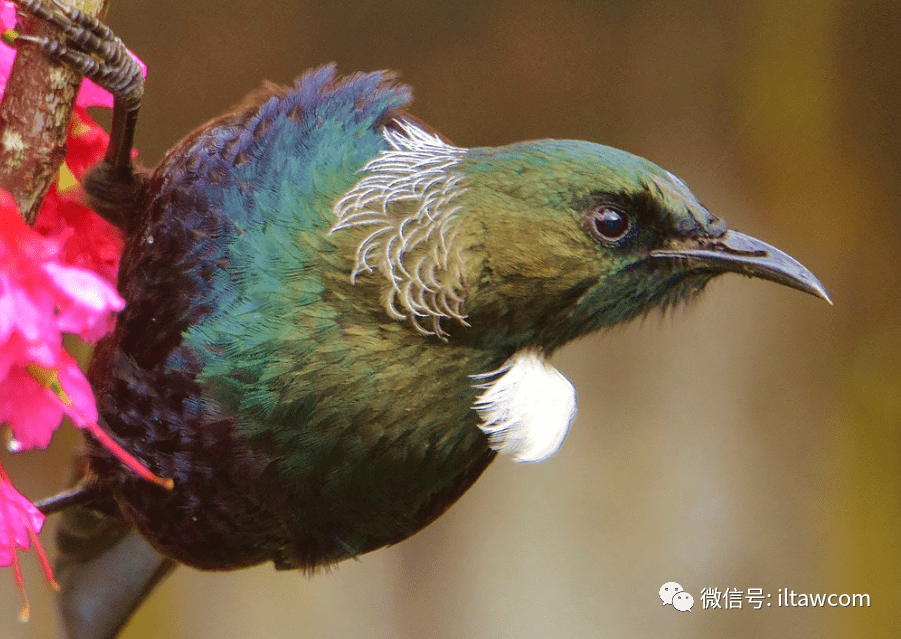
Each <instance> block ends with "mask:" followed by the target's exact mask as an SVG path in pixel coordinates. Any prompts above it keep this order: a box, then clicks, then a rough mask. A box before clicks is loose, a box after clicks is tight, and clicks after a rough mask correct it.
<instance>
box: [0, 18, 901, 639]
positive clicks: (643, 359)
mask: <svg viewBox="0 0 901 639" xmlns="http://www.w3.org/2000/svg"><path fill="white" fill-rule="evenodd" d="M108 22H109V23H110V24H111V25H112V27H113V28H114V29H115V31H116V32H117V34H118V35H119V36H121V37H122V38H123V40H125V42H126V43H127V44H128V45H129V47H131V48H132V49H133V50H134V51H135V52H136V53H137V54H138V55H139V56H140V57H141V58H143V59H144V60H145V61H146V62H147V64H148V66H149V68H150V75H149V78H148V81H147V90H146V99H145V101H144V105H143V108H142V118H141V122H140V128H139V131H138V138H137V145H138V148H139V149H140V157H141V158H142V160H143V161H144V162H145V163H147V164H151V165H152V164H155V163H156V162H157V161H158V160H159V159H160V158H161V156H162V154H163V153H164V151H165V150H166V149H167V148H168V147H169V146H171V145H172V144H173V143H174V142H175V141H176V140H177V139H178V138H179V137H181V136H182V135H184V134H186V133H187V132H188V131H190V130H191V129H193V128H194V127H196V126H197V125H199V124H200V123H202V122H203V121H205V120H207V119H209V118H211V117H213V116H215V115H217V114H219V113H220V112H222V111H223V110H225V109H227V108H228V107H230V106H232V105H233V104H235V103H237V102H238V101H240V99H241V97H242V96H243V95H244V94H245V93H246V92H248V91H250V90H252V89H254V88H256V87H257V86H258V85H259V84H260V81H261V80H263V79H270V80H274V81H277V82H281V83H288V82H291V81H292V80H293V79H294V78H295V77H296V76H297V75H299V74H300V73H301V72H302V71H303V70H305V69H307V68H308V67H310V66H313V65H318V64H320V63H323V62H328V61H331V60H335V61H337V62H338V64H339V68H340V70H342V71H344V72H351V71H356V70H372V69H380V68H390V69H397V70H398V71H400V72H401V74H402V78H403V80H404V81H406V82H408V83H410V84H411V85H412V86H413V87H414V89H415V95H416V102H415V108H414V113H415V114H416V115H418V116H419V117H421V118H422V119H423V120H425V121H426V122H428V123H430V124H431V125H433V126H434V127H436V128H437V129H438V130H440V131H442V132H443V133H445V134H446V135H447V136H448V137H449V138H450V139H452V140H454V141H455V142H456V143H457V144H460V145H464V146H480V145H500V144H505V143H508V142H513V141H517V140H522V139H529V138H541V137H554V138H578V139H586V140H592V141H596V142H602V143H604V144H609V145H612V146H617V147H621V148H624V149H627V150H629V151H631V152H633V153H637V154H639V155H643V156H645V157H647V158H649V159H651V160H653V161H655V162H657V163H659V164H661V165H662V166H664V167H666V168H667V169H669V170H671V171H673V172H674V173H676V174H677V175H679V176H681V177H682V178H683V179H685V181H686V182H687V183H688V184H689V185H690V186H691V187H692V189H693V191H694V192H695V193H696V194H697V195H698V197H699V198H700V199H701V200H702V201H703V202H704V203H705V204H706V205H707V206H708V207H709V208H710V209H711V210H712V211H713V212H714V213H716V214H717V215H719V216H721V217H724V218H725V219H726V220H727V221H728V222H729V223H730V225H731V226H732V227H733V228H738V229H739V230H741V231H744V232H747V233H750V234H752V235H754V236H757V237H760V238H761V239H764V240H766V241H768V242H771V243H773V244H775V245H776V246H778V247H780V248H781V249H783V250H785V251H787V252H789V253H790V254H791V255H793V256H795V257H796V258H798V259H799V260H800V261H802V262H803V263H804V264H805V265H806V266H808V267H809V268H810V269H811V270H813V271H814V272H815V273H816V274H817V275H818V276H819V278H820V279H821V280H822V282H823V283H824V284H825V285H826V287H827V288H828V289H829V292H830V293H831V294H832V296H833V299H834V301H835V307H834V308H832V307H829V306H828V305H827V304H825V303H823V302H822V301H819V300H817V299H814V298H812V297H809V296H805V295H802V294H800V293H798V292H796V291H791V290H789V289H786V288H782V287H778V286H775V285H773V284H770V283H766V282H762V281H757V280H754V281H750V280H740V279H739V278H738V277H735V276H726V277H723V278H720V279H719V280H717V281H715V282H714V283H713V284H712V285H710V286H709V287H708V292H707V293H706V294H705V295H704V296H703V297H702V298H701V299H700V300H699V301H698V302H697V303H695V304H693V305H692V307H691V308H689V309H685V310H680V311H678V312H676V313H675V314H674V315H673V316H671V317H670V316H667V317H665V318H662V319H658V317H656V316H653V317H650V318H648V319H647V320H646V321H644V322H643V323H641V324H640V325H638V324H636V325H632V326H629V327H627V328H625V329H620V330H614V331H611V332H607V333H602V334H598V335H594V336H591V337H589V338H586V339H583V340H582V341H580V342H579V343H577V344H575V345H572V346H570V347H569V348H566V349H564V350H563V351H561V352H560V353H559V354H558V355H557V356H556V357H555V364H556V365H557V366H558V368H559V369H560V370H561V371H563V372H564V374H566V375H567V376H568V377H569V378H570V379H571V380H572V381H573V382H574V383H575V385H576V387H577V388H578V391H579V407H580V412H579V416H578V417H577V419H576V422H575V425H574V427H573V429H572V431H571V434H570V435H569V438H568V440H567V442H566V444H565V446H564V447H563V449H562V451H561V452H560V453H559V454H558V455H557V456H556V457H554V458H553V459H551V460H550V461H548V462H546V463H543V464H539V465H528V466H520V465H516V464H514V463H512V462H511V461H509V460H508V459H499V460H498V461H497V462H496V463H495V464H494V465H493V466H492V467H491V468H490V469H489V470H488V472H487V473H486V474H485V475H484V477H483V478H482V479H481V480H480V481H479V482H478V483H477V484H476V486H475V487H474V488H473V489H472V490H471V491H470V492H469V493H467V494H466V495H465V496H464V498H463V499H462V500H461V501H460V503H459V504H457V505H456V506H455V507H454V508H452V509H451V510H450V511H449V513H448V514H446V515H445V516H444V517H442V518H441V519H439V520H438V521H437V522H436V523H434V524H433V525H432V526H430V527H429V528H427V529H426V530H425V531H423V532H421V533H420V534H418V535H416V536H415V537H414V538H412V539H410V540H408V541H406V542H404V543H402V544H400V545H398V546H396V547H393V548H390V549H386V550H381V551H378V552H375V553H372V554H370V555H366V556H363V557H361V559H360V561H358V562H348V563H345V564H342V565H340V566H339V567H337V568H336V569H334V570H332V571H330V572H328V573H325V574H321V575H318V576H316V577H315V578H312V579H310V578H307V577H305V576H303V575H301V574H293V573H276V572H275V571H274V570H273V569H272V567H271V566H262V567H259V568H257V569H253V570H246V571H242V572H235V573H229V574H203V573H199V572H196V571H192V570H189V569H185V568H180V569H179V570H178V571H176V573H175V574H174V576H172V577H171V578H170V579H169V580H168V581H167V582H166V583H165V584H164V586H163V587H162V588H160V589H159V590H158V591H157V592H156V593H155V595H154V596H153V597H152V598H151V600H150V603H149V605H147V606H146V607H144V608H143V609H142V610H141V611H140V613H139V614H138V615H137V617H136V618H135V619H134V620H133V623H132V624H131V625H130V626H129V627H128V628H127V630H126V631H125V633H124V634H123V637H125V638H126V639H140V638H143V637H167V638H168V639H179V638H191V639H206V638H216V639H221V638H223V637H253V638H261V639H263V638H269V637H273V638H275V637H279V638H281V637H292V638H298V639H302V638H305V637H317V638H321V639H329V638H343V637H359V638H364V639H369V638H371V639H381V638H407V637H410V638H413V637H435V638H440V639H452V638H454V639H456V638H477V637H517V638H519V637H522V638H529V637H567V638H568V637H573V638H578V637H610V638H618V637H630V638H631V637H655V636H667V637H671V638H674V637H675V638H678V637H692V638H706V637H711V638H713V637H715V638H719V637H736V638H741V637H764V636H773V637H783V638H791V637H811V636H817V637H836V638H837V637H891V636H901V594H899V593H901V471H899V464H901V296H899V294H898V291H899V287H901V270H899V266H901V215H899V213H901V211H899V202H901V179H899V178H901V117H899V113H901V46H899V40H901V3H899V2H897V1H896V0H890V1H878V0H819V1H811V0H803V1H802V0H744V1H737V2H730V3H709V2H700V1H698V0H670V1H664V0H654V1H643V2H641V1H635V0H616V1H611V2H592V1H589V0H581V1H579V0H554V1H547V0H545V1H533V2H501V1H493V0H477V1H465V2H443V3H435V2H410V1H409V0H383V1H370V2H360V1H356V2H350V1H346V0H334V1H332V2H326V3H323V2H315V1H307V0H291V1H288V0H270V1H269V2H258V1H255V0H245V1H243V2H236V1H231V0H192V1H190V2H182V1H176V0H154V1H152V2H151V1H147V0H143V1H141V0H113V3H112V7H111V10H110V14H109V18H108ZM75 441H77V435H76V434H74V433H73V432H72V431H71V429H69V430H68V431H67V432H61V433H60V434H59V435H58V436H57V440H56V441H55V443H54V445H53V446H52V448H51V449H50V450H49V451H46V452H42V453H35V454H29V455H27V456H22V457H16V456H10V455H8V454H6V453H5V452H4V453H3V457H2V462H3V464H4V465H5V466H6V468H7V469H8V471H9V473H10V474H11V475H12V476H13V477H14V479H15V481H16V484H17V486H18V487H19V488H20V490H22V491H23V492H24V493H25V494H27V495H29V496H30V497H32V498H39V497H42V496H45V495H48V494H50V493H52V492H53V491H55V490H56V489H57V488H58V487H59V486H60V485H61V484H62V482H63V481H64V479H65V477H66V475H67V470H66V467H67V463H68V460H69V458H70V456H71V451H72V447H73V445H74V442H75ZM54 523H55V522H54V521H53V519H51V520H50V523H49V524H48V525H49V527H50V529H48V531H47V532H46V533H45V534H44V535H42V538H43V539H44V543H45V545H47V546H48V547H50V546H52V526H53V524H54ZM23 562H24V563H25V566H26V580H27V586H28V592H29V595H30V596H31V599H32V608H33V619H32V621H31V622H29V623H28V624H20V623H18V622H17V621H16V619H17V616H18V611H19V607H20V600H19V596H18V594H17V592H16V589H15V586H14V583H13V576H12V573H11V571H4V572H3V573H0V636H3V637H7V638H10V639H20V638H21V639H25V638H27V639H34V638H44V637H51V636H54V633H55V630H54V621H53V604H52V594H51V593H50V591H49V589H48V588H47V587H46V585H45V583H44V581H43V579H42V577H41V575H40V573H39V571H38V569H37V562H36V560H35V559H34V557H33V555H32V554H28V555H25V556H23ZM668 581H676V582H678V583H680V584H681V585H682V586H683V588H684V589H685V590H686V591H688V592H689V593H691V594H692V595H693V596H694V599H695V605H694V608H693V610H692V612H691V613H681V612H678V611H675V610H673V608H672V607H669V606H662V605H661V601H660V599H659V598H658V589H659V588H660V586H661V584H663V583H664V582H668ZM704 588H716V589H718V590H719V591H720V592H722V591H724V590H726V589H727V588H730V589H737V590H741V591H744V592H747V591H748V589H751V588H759V589H761V590H762V591H763V593H765V594H771V599H769V600H768V601H769V602H770V603H772V606H771V607H767V606H766V605H764V606H763V607H762V609H760V610H755V609H753V608H750V607H749V605H748V603H747V601H745V603H744V607H743V608H742V609H740V610H736V609H732V610H723V609H720V610H717V609H708V610H704V609H702V601H701V591H702V589H704ZM779 589H782V592H784V591H785V590H786V589H788V590H794V591H795V592H798V593H802V592H803V593H837V594H842V593H848V594H855V593H858V594H868V595H869V597H870V602H871V606H870V607H869V608H828V607H827V608H786V607H782V608H779V607H778V606H777V605H776V601H777V595H778V594H779V592H780V590H779Z"/></svg>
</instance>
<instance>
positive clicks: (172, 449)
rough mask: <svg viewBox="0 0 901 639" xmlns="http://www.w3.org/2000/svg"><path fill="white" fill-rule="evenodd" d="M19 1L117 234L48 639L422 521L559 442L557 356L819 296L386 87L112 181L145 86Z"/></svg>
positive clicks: (91, 25) (565, 418) (323, 102)
mask: <svg viewBox="0 0 901 639" xmlns="http://www.w3.org/2000/svg"><path fill="white" fill-rule="evenodd" d="M18 4H19V5H20V7H22V8H24V9H25V10H27V11H29V12H31V13H32V14H34V15H36V16H38V17H39V18H41V19H43V20H45V21H47V22H49V23H50V24H53V25H55V26H56V27H57V28H58V29H59V30H60V31H61V32H62V34H63V35H64V36H65V41H64V43H63V44H59V43H56V42H53V41H49V40H44V39H42V38H36V37H33V36H28V35H20V36H19V37H18V39H16V41H15V43H16V46H39V47H41V48H42V49H43V50H44V51H46V52H47V54H48V55H51V56H52V57H54V58H55V59H57V60H60V61H62V62H64V63H67V64H69V65H71V66H73V67H74V68H76V69H77V70H79V71H81V72H82V73H84V74H85V75H87V76H89V77H92V78H94V79H96V80H98V81H100V82H101V83H102V84H104V85H105V86H107V87H109V88H110V89H111V90H113V92H114V93H115V95H116V107H115V111H114V121H113V134H112V137H111V141H110V146H109V149H108V152H107V155H106V159H105V160H104V162H103V163H102V164H101V165H100V166H99V167H98V168H97V169H96V171H95V173H94V174H93V175H92V177H91V179H90V180H89V181H88V184H87V187H86V188H87V190H88V192H89V193H90V195H91V196H92V197H93V202H94V205H95V208H96V209H97V210H98V211H100V212H102V213H103V214H104V215H105V216H107V217H108V218H109V219H112V220H115V221H117V222H118V223H119V224H120V225H122V226H123V227H124V228H125V229H126V230H127V233H128V240H127V245H126V248H125V253H124V255H123V257H122V263H121V269H120V280H119V281H120V284H119V286H120V291H121V293H122V295H123V296H124V298H125V299H126V301H127V305H126V307H125V309H124V310H123V311H122V312H121V313H120V315H119V318H118V322H117V325H116V328H115V331H114V333H113V334H112V335H111V336H109V337H108V338H107V339H105V340H104V341H103V342H101V343H100V344H99V345H98V347H97V349H96V352H95V355H94V359H93V361H92V363H91V366H90V371H89V378H90V380H91V383H92V385H93V387H94V390H95V393H96V395H97V398H98V405H99V409H100V414H101V418H102V422H101V423H102V426H103V427H104V429H106V430H107V431H108V432H109V433H110V434H111V435H112V436H113V437H114V438H115V439H116V440H117V441H118V442H119V443H121V445H122V446H124V447H125V448H126V449H128V450H129V452H131V453H132V454H133V455H135V456H136V457H137V458H138V459H139V460H141V461H142V462H143V463H144V464H146V466H147V467H148V468H149V469H150V470H152V471H153V472H154V473H156V474H157V475H159V476H161V477H171V478H172V479H173V480H174V488H173V489H172V490H166V489H164V488H161V487H159V486H157V485H154V484H152V483H149V482H147V481H145V480H143V479H141V478H139V477H138V476H137V475H136V474H135V473H134V472H132V471H131V470H129V469H128V468H126V467H124V466H123V465H122V464H121V463H120V462H119V461H118V460H117V459H116V458H114V457H113V456H112V455H111V454H110V453H108V452H107V451H106V450H105V449H104V448H103V447H101V446H100V445H99V444H97V443H96V442H93V441H91V440H90V439H89V440H88V442H87V451H86V454H85V456H84V458H83V460H82V463H81V468H80V475H79V482H78V484H77V486H76V488H75V489H73V490H72V491H70V492H69V493H68V494H66V495H65V496H63V497H62V498H60V499H58V500H56V501H55V502H54V501H53V500H50V501H48V502H47V503H46V504H44V509H45V510H46V511H47V512H50V511H52V510H54V509H59V508H61V507H62V506H67V507H68V508H67V509H66V517H65V520H64V521H63V522H62V524H61V527H60V533H59V539H58V545H59V551H60V558H59V560H58V567H57V569H58V577H59V580H60V582H61V584H62V595H61V608H62V616H63V619H64V625H65V626H66V632H67V633H68V635H69V636H70V637H71V638H73V639H74V638H76V637H77V638H82V637H90V638H92V639H99V638H103V637H112V636H115V634H116V633H117V632H118V629H119V628H120V627H121V625H122V624H123V623H124V622H125V620H126V619H127V618H128V616H129V614H130V613H131V611H132V610H133V609H134V608H135V607H136V606H137V605H139V603H140V601H141V600H142V599H143V597H144V596H145V595H146V594H147V592H149V590H150V589H151V588H152V587H153V585H154V584H155V583H156V581H158V580H159V579H160V578H161V577H162V576H163V575H164V574H166V572H167V571H168V570H169V569H171V568H172V567H173V566H174V565H176V563H183V564H187V565H189V566H194V567H196V568H200V569H205V570H230V569H236V568H242V567H245V566H252V565H255V564H259V563H263V562H272V563H273V564H274V565H275V567H276V568H280V569H302V570H307V571H313V570H314V569H316V568H319V567H322V566H328V565H331V564H334V563H335V562H338V561H341V560H343V559H347V558H351V557H357V556H359V555H361V554H363V553H366V552H369V551H371V550H375V549H377V548H380V547H382V546H386V545H389V544H394V543H397V542H399V541H401V540H403V539H405V538H407V537H409V536H410V535H412V534H413V533H415V532H417V531H418V530H420V529H422V528H423V527H424V526H426V525H427V524H429V523H430V522H431V521H433V520H434V519H435V518H436V517H438V516H439V515H441V514H442V513H443V512H444V511H445V510H446V509H447V508H448V507H449V506H450V505H451V504H453V503H454V502H455V501H456V500H457V499H459V497H460V496H461V495H462V494H463V493H464V492H465V491H466V490H467V489H468V488H469V487H470V486H471V485H472V484H473V482H474V481H475V480H476V479H477V478H478V477H479V475H481V473H482V472H483V471H484V470H485V468H486V467H487V466H488V464H489V463H490V462H491V461H492V460H493V459H494V458H495V456H496V455H497V454H498V453H501V454H507V455H509V456H511V457H512V458H513V459H514V460H516V461H521V462H537V461H542V460H545V459H547V458H549V457H550V456H552V455H553V454H554V453H555V452H556V451H557V450H558V448H559V447H560V446H561V444H562V442H563V440H564V438H565V436H566V433H567V430H568V429H569V426H570V423H571V422H572V420H573V417H574V415H575V406H576V404H575V390H574V388H573V386H572V384H571V383H570V382H569V381H567V380H566V378H564V377H563V376H562V375H561V374H560V373H559V372H557V371H556V370H555V369H554V368H553V366H551V364H550V363H549V361H548V357H549V356H550V355H551V354H552V353H553V352H554V351H555V350H556V349H558V348H559V347H560V346H563V345H564V344H566V343H568V342H570V341H572V340H574V339H576V338H577V337H580V336H582V335H585V334H587V333H591V332H593V331H596V330H598V329H600V328H603V327H608V326H614V325H618V324H622V323H625V322H628V321H629V320H631V319H633V318H636V317H640V316H642V315H645V314H646V313H648V312H649V311H651V310H653V309H667V308H669V307H673V306H676V305H678V304H681V303H683V302H685V301H687V300H690V299H692V298H694V297H695V296H696V295H698V294H699V293H700V292H701V291H702V290H703V288H704V286H705V285H706V284H707V282H709V281H710V280H711V279H712V278H713V277H715V276H717V275H719V274H722V273H728V272H733V273H739V274H743V275H747V276H752V277H759V278H764V279H768V280H772V281H774V282H777V283H779V284H784V285H786V286H790V287H793V288H796V289H799V290H801V291H805V292H807V293H811V294H813V295H817V296H819V297H822V298H824V299H826V300H827V301H828V299H829V298H828V296H827V294H826V291H825V289H824V288H823V286H822V285H821V284H820V283H819V281H818V280H817V279H816V278H815V277H814V276H813V274H811V273H810V272H809V271H808V270H807V269H806V268H804V267H803V266H802V265H801V264H799V263H798V262H796V261H795V260H794V259H792V258H791V257H789V256H788V255H786V254H785V253H782V252H781V251H779V250H777V249H775V248H773V247H772V246H770V245H768V244H765V243H763V242H761V241H760V240H757V239H754V238H752V237H749V236H747V235H744V234H742V233H738V232H736V231H734V230H729V229H728V228H727V227H726V225H725V223H724V222H723V221H722V220H720V219H718V218H717V217H715V216H713V215H712V214H711V213H710V212H708V211H707V210H706V209H705V208H704V207H703V206H702V205H701V204H700V203H699V202H698V200H697V199H696V198H695V196H694V195H693V194H692V193H691V191H690V190H689V189H688V187H687V186H686V185H685V183H684V182H682V180H680V179H679V178H677V177H676V176H675V175H673V174H672V173H670V172H668V171H666V170H664V169H662V168H660V167H658V166H657V165H655V164H653V163H651V162H649V161H648V160H645V159H643V158H640V157H637V156H635V155H631V154H629V153H626V152H624V151H620V150H617V149H613V148H610V147H607V146H601V145H599V144H593V143H590V142H580V141H572V140H538V141H532V142H522V143H518V144H511V145H508V146H503V147H480V148H462V147H459V146H455V145H453V144H451V143H450V142H449V141H448V140H447V139H445V138H444V137H442V136H441V135H439V134H438V133H436V132H435V131H433V130H432V129H431V128H429V127H428V126H426V125H425V124H423V123H422V122H420V121H419V120H417V119H416V118H415V117H413V116H412V115H410V113H409V112H408V108H409V105H410V101H411V93H410V89H409V88H408V87H406V86H404V85H402V84H399V83H398V82H397V80H396V78H395V76H394V75H393V74H391V73H388V72H383V71H379V72H374V73H357V74H354V75H351V76H348V77H343V78H342V77H338V76H337V75H336V72H335V68H334V66H331V65H330V66H323V67H320V68H317V69H314V70H312V71H309V72H307V73H306V74H305V75H303V76H302V77H301V78H300V79H299V80H298V81H297V83H296V84H295V85H294V86H293V87H290V88H286V87H276V86H272V85H267V86H265V87H264V88H263V89H262V90H260V91H258V92H257V93H255V94H253V95H252V96H250V97H249V98H248V99H247V100H246V101H245V102H244V103H243V104H242V105H241V106H240V107H238V108H236V109H235V110H234V111H232V112H230V113H228V114H226V115H223V116H221V117H219V118H217V119H215V120H213V121H211V122H209V123H207V124H205V125H204V126H202V127H200V128H199V129H197V130H196V131H194V132H193V133H191V134H190V135H188V136H187V137H186V138H184V139H183V140H182V141H181V142H179V143H178V144H177V145H176V146H175V147H174V148H173V149H172V150H171V151H169V153H168V154H167V155H166V157H165V159H164V160H163V161H162V162H161V163H160V165H159V166H158V167H157V168H156V169H154V170H152V171H149V172H140V171H136V170H135V169H133V167H132V165H131V159H130V150H131V140H132V136H133V130H134V123H135V120H136V116H137V107H138V104H139V102H140V96H141V93H142V90H143V86H142V83H141V77H140V74H139V73H138V72H137V69H136V67H135V66H134V64H133V62H132V61H131V58H130V57H129V56H128V55H127V53H125V50H124V47H123V46H122V44H121V42H120V41H119V40H118V39H117V38H115V36H113V34H112V33H110V32H109V31H108V30H107V29H106V28H105V27H104V26H103V25H102V24H100V23H99V22H97V21H95V20H93V19H91V18H88V17H86V16H84V15H83V14H81V13H80V12H78V11H74V10H71V9H67V8H64V7H62V6H58V5H55V4H54V5H48V4H45V3H42V2H41V1H40V0H20V1H19V3H18Z"/></svg>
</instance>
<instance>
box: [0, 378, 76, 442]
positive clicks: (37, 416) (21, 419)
mask: <svg viewBox="0 0 901 639" xmlns="http://www.w3.org/2000/svg"><path fill="white" fill-rule="evenodd" d="M62 419H63V405H62V403H61V402H60V401H59V400H58V399H56V398H55V397H54V396H53V394H52V393H51V392H50V391H49V390H48V389H46V388H44V387H42V386H41V385H40V384H39V383H38V382H37V381H36V380H35V379H34V377H32V376H31V375H29V374H28V373H27V372H26V371H25V369H24V368H21V367H13V368H12V369H11V370H10V371H9V374H8V375H7V376H6V379H4V380H3V381H2V382H0V422H6V423H7V424H9V427H10V429H11V430H12V434H13V440H14V442H15V444H14V446H13V448H14V449H15V450H31V449H32V448H46V447H47V445H48V444H49V443H50V440H51V439H52V438H53V432H54V431H55V430H56V429H57V428H58V427H59V424H60V422H61V421H62Z"/></svg>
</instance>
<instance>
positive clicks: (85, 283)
mask: <svg viewBox="0 0 901 639" xmlns="http://www.w3.org/2000/svg"><path fill="white" fill-rule="evenodd" d="M43 268H44V272H45V273H47V275H49V276H50V278H51V279H52V280H53V283H54V284H55V285H56V287H57V290H58V291H59V293H60V294H61V296H60V299H58V301H57V307H58V313H57V317H56V322H57V326H58V328H59V330H61V331H63V332H65V333H75V334H77V335H81V336H84V337H85V338H86V339H90V338H91V337H94V335H91V333H92V331H93V329H94V328H95V327H96V326H97V325H98V323H99V322H100V321H101V320H102V319H103V318H104V317H105V316H107V315H108V314H109V313H110V312H112V311H119V310H122V308H123V307H124V306H125V300H123V299H122V298H121V297H119V294H118V293H117V292H116V291H115V289H114V288H113V287H112V286H110V285H109V284H108V283H107V282H106V280H104V279H103V278H101V277H99V276H98V275H96V274H94V273H91V272H90V271H87V270H85V269H81V268H76V267H72V266H63V265H62V264H57V263H56V262H47V263H45V264H44V266H43ZM104 328H107V326H106V325H104ZM100 337H102V334H101V335H100Z"/></svg>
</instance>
